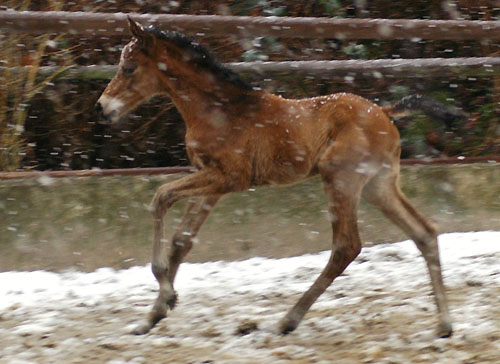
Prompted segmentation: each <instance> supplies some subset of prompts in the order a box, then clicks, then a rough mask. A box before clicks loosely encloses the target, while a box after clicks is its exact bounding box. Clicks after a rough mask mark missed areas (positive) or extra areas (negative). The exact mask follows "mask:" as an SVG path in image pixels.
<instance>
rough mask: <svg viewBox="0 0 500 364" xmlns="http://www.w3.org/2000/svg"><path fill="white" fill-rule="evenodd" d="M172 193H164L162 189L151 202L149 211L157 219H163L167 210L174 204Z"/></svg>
mask: <svg viewBox="0 0 500 364" xmlns="http://www.w3.org/2000/svg"><path fill="white" fill-rule="evenodd" d="M170 200H171V193H170V192H169V191H162V189H161V187H160V188H158V189H157V190H156V193H155V195H154V197H153V200H152V201H151V204H150V207H149V210H150V212H151V214H152V215H153V218H155V219H162V218H163V216H164V215H165V213H166V211H167V208H168V207H169V206H170V205H171V204H172V203H171V202H170Z"/></svg>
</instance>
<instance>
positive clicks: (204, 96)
mask: <svg viewBox="0 0 500 364" xmlns="http://www.w3.org/2000/svg"><path fill="white" fill-rule="evenodd" d="M170 74H171V75H175V77H173V76H169V75H168V74H165V78H164V87H165V93H166V94H167V95H168V96H169V97H170V98H171V99H172V101H173V102H174V104H175V106H176V107H177V109H178V110H179V112H180V113H181V115H182V117H183V118H184V121H185V122H186V126H187V127H188V128H189V127H192V126H194V124H198V123H203V122H205V121H206V119H207V117H209V115H211V114H213V113H214V112H215V113H217V114H218V115H222V114H224V118H226V119H228V120H230V119H233V118H234V117H235V116H238V115H241V114H242V113H245V112H247V111H248V109H249V108H251V109H255V108H257V107H258V104H259V103H260V102H261V100H262V98H263V96H264V94H265V93H264V92H262V91H258V90H253V89H248V88H245V87H242V86H240V85H237V84H234V83H232V82H230V81H227V80H223V79H220V77H218V76H217V75H215V74H211V73H210V72H208V71H206V70H197V69H196V68H195V67H194V66H191V67H187V66H183V67H182V68H181V69H179V70H175V71H174V72H171V73H170Z"/></svg>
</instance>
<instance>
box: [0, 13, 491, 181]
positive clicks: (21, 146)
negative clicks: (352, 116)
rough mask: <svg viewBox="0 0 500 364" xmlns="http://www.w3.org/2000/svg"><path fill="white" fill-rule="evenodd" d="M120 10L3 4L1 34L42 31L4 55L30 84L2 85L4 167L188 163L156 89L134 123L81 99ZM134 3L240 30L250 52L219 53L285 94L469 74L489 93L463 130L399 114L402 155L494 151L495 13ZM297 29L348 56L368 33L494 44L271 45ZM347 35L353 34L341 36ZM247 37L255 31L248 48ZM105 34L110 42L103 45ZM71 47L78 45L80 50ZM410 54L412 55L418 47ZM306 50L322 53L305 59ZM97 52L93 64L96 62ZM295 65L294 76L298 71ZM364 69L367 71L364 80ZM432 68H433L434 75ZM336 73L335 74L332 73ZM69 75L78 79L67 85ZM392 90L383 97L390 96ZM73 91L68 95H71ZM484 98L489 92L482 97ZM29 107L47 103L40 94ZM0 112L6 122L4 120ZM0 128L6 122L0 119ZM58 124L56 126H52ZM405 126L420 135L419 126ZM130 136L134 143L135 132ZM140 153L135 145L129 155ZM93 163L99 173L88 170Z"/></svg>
mask: <svg viewBox="0 0 500 364" xmlns="http://www.w3.org/2000/svg"><path fill="white" fill-rule="evenodd" d="M127 15H129V14H125V13H113V14H109V13H89V12H62V11H50V12H43V11H42V12H40V11H36V12H34V11H22V12H16V11H0V31H2V32H4V33H5V34H7V37H5V36H4V38H3V39H4V41H5V39H9V38H11V37H12V38H15V37H16V36H18V35H19V36H21V35H22V34H29V35H31V36H33V35H35V36H36V37H37V38H35V39H41V43H40V44H39V45H38V48H37V49H36V51H35V50H33V49H31V50H27V49H25V48H26V47H24V49H25V50H24V54H23V56H22V57H21V59H20V62H18V63H20V64H15V63H14V62H3V63H4V64H3V65H0V75H2V74H3V75H4V77H3V78H4V79H5V78H7V81H9V79H10V80H14V79H16V78H21V79H22V80H23V82H22V83H24V84H23V85H22V87H21V91H18V92H24V95H26V94H28V95H29V97H27V98H26V97H23V96H19V95H18V96H17V100H15V101H14V102H12V101H10V104H9V101H8V99H9V98H11V96H9V97H6V98H5V99H4V105H2V104H1V103H0V108H1V107H2V106H5V109H6V110H7V111H6V112H5V111H4V112H3V113H0V117H1V116H2V114H3V117H4V120H6V119H7V118H8V117H9V116H10V117H11V118H12V116H14V119H17V120H15V122H14V123H10V126H9V125H7V126H5V125H4V126H3V130H4V131H3V132H2V133H3V135H8V134H9V135H10V139H8V140H5V137H4V140H3V141H2V144H3V145H6V144H9V143H10V144H11V146H7V147H3V148H1V149H0V154H2V155H3V156H4V158H3V159H4V160H5V161H4V163H3V165H2V163H1V160H2V158H0V169H2V168H3V169H4V170H15V169H18V168H19V167H21V168H24V169H32V168H37V169H60V168H61V169H78V168H94V167H99V168H100V169H101V170H103V169H108V168H116V167H138V166H145V167H154V166H158V165H176V164H185V163H186V157H185V154H184V152H183V148H184V147H183V145H182V134H183V131H182V128H181V129H179V128H177V127H176V130H175V131H174V132H173V133H172V127H171V126H170V125H171V124H174V123H179V116H178V115H177V114H176V113H175V112H174V111H173V110H172V107H171V105H169V104H168V103H167V104H164V103H163V101H162V102H158V103H156V104H154V105H152V106H153V107H151V105H149V106H150V109H151V110H152V111H149V114H148V113H146V112H145V111H143V110H139V113H140V114H141V115H140V116H139V118H149V119H150V120H151V121H148V122H146V123H145V124H144V123H143V125H140V124H139V122H137V123H134V122H132V124H134V125H133V126H132V128H130V126H127V130H125V132H121V131H120V132H118V133H117V132H116V131H113V130H109V129H106V128H105V127H103V126H101V125H99V124H98V123H96V122H95V121H96V118H97V116H96V115H93V114H92V112H91V111H89V110H91V107H92V104H93V102H94V101H95V98H96V96H97V95H98V93H99V91H100V90H102V89H103V87H104V84H103V83H101V81H100V80H102V81H107V80H108V79H110V78H111V77H112V75H113V74H114V72H115V71H116V66H112V65H102V62H103V61H111V62H116V60H117V59H118V54H119V47H116V44H120V43H121V44H123V42H124V40H126V39H127V38H128V37H129V36H128V31H127V23H126V17H127ZM130 15H131V16H133V17H134V19H136V20H139V21H141V22H143V23H144V24H155V25H157V26H159V27H162V28H164V29H170V30H179V31H183V32H186V33H188V34H191V35H193V36H194V37H196V38H204V39H210V40H211V39H213V37H222V38H227V39H230V40H231V41H233V42H234V41H235V40H237V41H238V42H240V44H243V48H244V49H246V51H244V54H243V58H244V59H245V60H247V62H234V61H233V62H227V63H226V65H227V66H228V67H230V68H232V69H233V70H235V71H237V72H241V73H243V74H245V75H248V78H250V79H252V78H253V79H255V78H260V79H262V78H263V84H264V88H265V89H268V90H270V91H278V92H281V93H284V94H285V95H286V96H295V97H303V96H310V95H311V91H310V90H311V88H316V90H314V91H313V92H312V93H313V94H314V93H317V92H318V91H319V93H327V92H328V93H329V92H331V91H330V89H331V88H333V87H335V89H337V86H338V85H339V84H341V85H342V90H346V91H354V92H356V93H360V94H362V95H363V96H366V97H369V98H371V99H374V101H376V102H380V101H382V100H387V97H388V96H389V98H390V99H392V98H396V97H399V96H402V95H404V94H405V93H406V92H410V91H411V92H413V91H414V90H411V89H410V87H411V86H407V85H409V83H408V82H410V84H411V81H408V82H406V84H404V85H402V84H401V80H404V79H413V78H421V79H422V80H423V81H419V84H417V86H419V87H418V88H420V89H422V88H423V87H424V85H426V83H427V81H425V80H426V79H427V80H429V83H431V82H434V83H436V82H438V81H439V80H441V81H440V82H448V85H447V88H448V89H457V91H458V92H453V93H451V92H449V90H448V91H447V94H445V93H440V91H438V92H435V93H437V95H438V96H437V98H438V99H440V101H445V102H451V103H455V104H456V105H458V106H462V105H463V104H462V103H461V102H459V101H458V100H457V98H455V96H454V94H457V96H458V97H460V96H462V97H463V94H464V92H460V88H461V87H463V86H464V85H465V87H468V88H470V87H471V86H470V85H471V84H473V83H477V84H481V87H482V86H483V85H484V84H485V83H489V85H490V86H489V87H491V95H489V96H487V100H485V96H484V92H483V91H480V92H476V91H473V92H472V94H474V93H475V94H476V95H475V96H474V97H469V96H467V97H468V98H470V101H469V100H468V102H469V104H468V105H464V106H465V108H466V109H467V108H468V109H469V110H467V111H469V112H470V111H471V110H474V107H475V108H476V110H477V113H474V112H473V113H472V117H471V120H470V121H469V123H468V124H467V125H465V126H464V129H466V130H461V131H460V130H459V131H457V130H453V131H452V134H449V133H448V134H447V133H445V131H444V130H442V129H440V126H439V125H436V124H432V123H431V124H429V126H428V127H425V126H422V123H423V122H419V123H418V124H417V125H416V126H413V125H410V126H408V123H407V124H406V125H405V122H404V121H403V125H402V133H403V141H404V144H403V149H404V155H405V156H439V154H440V152H444V153H447V154H452V155H453V154H459V153H460V154H461V155H468V156H474V155H478V154H483V155H484V154H486V155H491V154H496V153H498V152H499V150H500V146H499V144H500V141H499V137H498V134H499V131H498V122H496V121H495V119H494V114H495V113H497V112H498V109H499V108H498V103H499V102H500V95H499V91H498V90H500V81H498V80H497V75H498V74H499V73H500V58H499V57H496V55H497V53H496V52H497V48H496V47H497V41H498V40H499V39H500V21H498V20H489V21H471V20H421V19H358V18H348V19H342V18H317V17H315V18H312V17H276V16H271V17H262V16H221V15H187V14H182V15H172V14H138V13H133V14H130ZM305 39H307V42H311V43H310V44H312V46H314V45H315V43H314V42H315V41H314V40H318V41H321V42H326V43H323V44H329V45H331V46H332V47H333V48H335V47H338V48H339V49H342V50H343V51H344V53H345V54H344V56H345V55H347V56H351V57H352V58H367V57H370V56H371V55H369V54H365V53H366V52H368V51H367V49H369V47H372V43H370V45H369V46H368V45H367V44H368V43H366V41H367V40H371V41H374V42H379V41H380V42H386V43H380V44H378V43H373V49H377V47H378V48H388V44H389V45H391V44H392V43H391V42H394V41H396V40H399V41H401V42H403V43H402V44H406V45H408V48H412V47H413V48H419V47H420V48H421V47H422V44H424V43H425V42H426V40H433V41H436V42H445V43H443V44H445V47H448V48H444V51H440V52H441V54H443V55H446V57H449V56H450V54H451V55H453V54H455V53H457V54H459V55H475V53H477V52H475V51H477V49H478V48H477V47H480V48H481V50H482V51H484V50H487V49H491V51H490V52H488V51H487V53H488V54H489V55H493V56H494V57H488V56H487V57H470V56H469V57H452V58H443V57H439V58H410V59H402V58H399V57H400V55H397V54H396V55H394V54H392V55H391V56H393V57H396V59H387V58H386V59H354V60H353V59H350V60H344V59H341V60H334V61H332V60H326V59H323V58H325V57H328V56H327V55H325V54H324V53H326V52H324V49H323V50H321V49H320V48H307V51H304V52H302V51H300V52H298V53H301V56H300V57H299V58H302V60H286V58H289V57H290V55H289V54H287V55H286V56H285V57H283V56H280V55H278V54H279V53H280V52H281V53H287V52H284V51H286V50H287V49H289V48H290V46H289V44H292V45H294V44H295V43H294V42H306V40H305ZM352 41H359V42H357V43H348V42H352ZM78 42H87V43H89V42H92V44H95V43H96V42H97V44H98V45H97V46H96V47H95V48H94V49H90V50H87V51H88V54H87V53H85V52H83V53H82V52H76V51H75V49H77V48H78V47H80V46H81V44H82V43H80V45H78V44H77V43H78ZM245 42H246V43H245ZM248 42H254V43H255V42H257V43H259V42H260V43H259V44H258V45H256V46H255V47H253V48H252V47H250V49H248V44H247V43H248ZM266 42H267V43H266ZM281 42H287V43H286V44H287V47H288V48H284V47H281V50H280V49H278V50H277V51H272V52H271V51H270V53H273V52H274V53H273V54H272V55H271V56H269V57H274V58H276V59H277V60H274V61H269V60H268V58H269V57H268V56H267V55H266V54H263V53H265V52H263V51H262V48H265V47H267V48H268V49H271V50H272V47H275V48H280V47H279V46H280V45H281ZM404 42H406V43H404ZM446 42H447V43H446ZM450 42H451V43H450ZM456 42H458V43H459V44H462V45H463V44H465V46H464V47H463V49H464V50H461V51H458V50H457V47H456ZM464 42H465V43H464ZM467 42H469V43H467ZM268 43H269V44H268ZM347 43H348V45H347V46H346V45H345V44H347ZM103 44H105V45H106V46H105V47H103ZM266 44H267V45H266ZM308 44H309V43H308ZM14 46H15V47H17V48H20V49H23V47H21V46H22V43H17V44H15V45H14ZM391 47H392V46H391ZM468 50H469V51H468ZM254 51H255V52H254ZM370 52H371V51H370ZM77 53H78V54H77ZM288 53H289V52H288ZM303 53H306V54H305V55H304V54H303ZM307 53H310V54H307ZM312 53H314V54H312ZM376 53H377V52H376ZM410 53H411V52H410ZM413 53H419V52H413ZM75 54H77V56H76V58H75ZM482 54H484V52H482ZM416 55H417V56H418V54H416ZM283 58H284V59H283ZM303 58H307V59H308V60H304V59H303ZM310 58H321V59H315V60H309V59H310ZM93 60H94V62H95V63H100V64H98V65H95V64H94V65H93V64H92V62H93ZM256 60H257V61H256ZM5 75H7V77H5ZM270 77H273V78H279V79H280V80H284V82H285V83H286V84H287V85H289V88H290V89H293V90H294V91H292V92H290V94H291V95H287V91H283V88H282V87H281V86H279V85H278V84H277V83H276V81H273V80H272V79H271V78H270ZM298 77H300V78H301V80H298V79H297V78H298ZM443 77H451V78H452V79H451V80H443V79H442V78H443ZM364 78H369V79H372V80H373V81H363V79H364ZM430 78H433V79H432V81H431V80H430ZM313 79H316V80H320V83H319V84H316V85H314V82H316V81H312V80H313ZM335 79H338V81H333V80H335ZM75 83H77V84H78V86H75ZM368 83H371V84H372V85H373V84H375V86H369V87H376V88H383V87H387V86H388V85H389V86H388V88H389V93H387V92H386V93H381V94H376V93H375V94H374V92H373V91H371V90H370V91H368V92H367V91H366V90H367V86H366V84H368ZM7 84H8V85H11V84H13V82H7ZM68 84H69V85H72V86H70V87H71V88H72V89H74V88H78V90H76V91H74V92H75V93H76V94H79V93H81V92H84V93H87V94H88V95H90V97H87V100H86V101H83V100H80V101H81V102H82V103H85V106H82V107H81V108H80V109H79V110H70V109H69V108H70V107H71V106H70V104H71V103H70V102H69V101H68V100H67V99H66V98H69V97H70V96H69V95H65V96H61V95H55V93H56V92H61V90H60V89H64V88H68V86H67V85H68ZM391 84H392V85H391ZM82 85H83V87H86V88H87V89H88V87H89V86H90V87H91V90H90V92H88V90H87V92H86V91H84V90H82V89H81V88H82ZM474 87H476V86H474ZM4 88H5V86H4ZM318 88H319V90H318ZM41 90H46V91H47V95H49V99H50V100H49V101H50V103H49V105H50V106H51V107H52V109H58V110H55V111H56V112H57V113H63V112H64V111H65V110H66V112H67V113H68V114H75V115H72V117H71V119H70V127H69V128H67V129H69V130H70V131H69V132H67V131H64V125H62V124H63V123H58V122H57V121H53V120H50V121H49V122H43V121H42V122H41V120H40V119H50V108H48V110H45V112H46V113H48V114H49V116H47V115H46V114H44V115H37V113H36V112H34V114H35V115H29V114H30V111H29V110H26V109H27V108H29V107H30V105H31V104H36V103H35V102H33V101H34V100H36V99H37V96H36V95H37V93H39V92H40V91H41ZM280 90H281V91H280ZM358 91H359V92H358ZM415 91H421V90H418V89H417V90H415ZM11 92H14V93H15V92H16V91H15V90H14V91H11V90H7V94H9V93H11ZM63 92H64V90H63ZM469 93H470V92H469ZM477 94H479V97H478V95H477ZM452 95H453V96H452ZM390 99H389V101H391V100H390ZM478 99H480V100H481V104H480V105H478V103H477V100H478ZM0 100H1V98H0ZM6 100H7V101H6ZM72 101H73V105H72V106H73V107H74V105H75V102H74V100H72ZM485 102H487V104H484V103H485ZM478 106H479V108H478ZM33 107H34V108H35V107H39V108H46V103H44V104H43V105H40V104H38V105H34V106H33ZM481 108H482V109H481ZM9 110H10V111H9ZM16 112H17V114H16ZM167 114H168V115H167ZM165 115H167V119H168V120H167V121H166V122H165V121H164V124H163V125H162V127H161V128H158V127H156V125H157V123H159V122H161V121H162V119H163V118H164V117H165ZM82 117H83V118H84V119H86V120H87V125H82V123H81V122H80V123H79V122H77V121H76V120H75V119H81V118H82ZM30 118H32V119H33V120H30ZM172 119H173V120H172ZM89 120H91V121H89ZM1 123H2V120H0V125H1ZM3 123H4V124H9V123H8V122H5V121H4V122H3ZM66 125H68V123H66ZM137 125H139V127H138V128H137V129H135V130H134V131H133V132H131V131H130V129H133V128H136V127H137ZM165 125H166V126H165ZM478 125H479V126H478ZM479 129H480V130H479ZM153 130H154V131H155V132H156V133H157V136H151V134H150V133H151V132H152V131H153ZM0 131H2V127H1V126H0ZM62 131H63V133H64V135H60V134H61V132H62ZM72 133H74V134H75V135H73V134H72ZM412 133H418V134H419V135H418V137H415V136H414V135H413V134H412ZM460 133H462V134H463V135H460ZM57 134H59V135H57ZM117 134H120V135H119V137H117V136H116V135H117ZM165 134H168V135H165ZM437 134H441V135H437ZM82 135H83V136H82ZM457 135H458V136H457ZM46 136H47V137H46ZM134 138H135V139H134ZM161 138H164V139H165V142H159V141H158V140H159V139H161ZM117 139H121V144H116V143H115V140H117ZM57 140H58V141H57ZM137 140H138V141H139V142H138V143H136V141H137ZM471 140H472V141H471ZM464 141H465V142H467V143H469V145H467V147H466V148H465V150H461V149H460V143H463V142H464ZM96 143H97V144H96ZM114 143H115V144H114ZM148 143H149V145H148ZM57 144H59V145H57ZM85 144H89V145H85ZM92 144H93V145H92ZM110 145H111V146H110ZM429 145H430V146H429ZM158 147H159V148H158ZM156 151H161V153H162V155H163V157H157V156H155V157H154V158H149V157H150V156H151V155H152V154H156V155H158V154H159V153H156ZM150 152H152V153H150ZM141 153H142V154H141ZM112 154H114V155H116V156H118V158H116V157H115V160H113V161H110V160H109V158H108V156H109V155H112ZM137 155H140V157H136V156H137ZM166 155H168V157H166ZM148 158H149V159H148ZM116 159H118V161H117V160H116ZM493 159H495V158H494V157H492V158H490V160H493ZM157 171H159V170H157ZM89 173H93V174H95V175H104V174H105V173H104V172H96V171H94V172H89ZM133 173H137V172H133ZM145 173H146V174H148V173H150V171H145ZM155 173H156V172H155Z"/></svg>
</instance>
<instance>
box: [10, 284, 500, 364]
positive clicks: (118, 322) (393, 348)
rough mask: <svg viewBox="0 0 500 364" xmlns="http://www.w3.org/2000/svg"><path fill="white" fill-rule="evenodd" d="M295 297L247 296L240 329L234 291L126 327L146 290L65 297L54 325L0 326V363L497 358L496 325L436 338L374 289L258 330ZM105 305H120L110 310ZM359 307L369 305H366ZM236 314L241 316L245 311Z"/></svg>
mask: <svg viewBox="0 0 500 364" xmlns="http://www.w3.org/2000/svg"><path fill="white" fill-rule="evenodd" d="M476 291H477V287H463V288H461V289H455V290H453V291H452V292H451V302H452V304H461V303H463V299H462V297H467V296H468V295H470V294H476V293H477V292H476ZM499 294H500V292H499V289H498V288H496V289H490V290H482V292H481V295H485V296H493V297H495V296H496V297H498V295H499ZM330 295H331V294H330ZM380 295H381V296H382V295H383V294H382V293H381V294H380ZM295 298H296V297H287V296H284V297H283V296H279V297H265V298H262V297H260V298H259V297H255V310H256V311H260V312H261V313H262V315H261V320H257V321H256V323H257V324H258V326H259V327H263V328H264V329H263V330H262V329H261V330H257V331H255V332H252V333H250V334H248V335H245V336H239V335H238V334H237V333H236V331H237V328H238V326H239V325H240V324H242V323H244V322H237V321H234V322H228V320H227V319H226V318H225V317H224V315H225V313H226V312H228V311H234V310H238V301H239V300H240V297H237V296H232V297H231V296H229V295H228V297H227V298H226V299H225V300H224V301H221V302H217V303H216V302H207V309H206V311H204V312H193V311H192V310H189V309H188V306H189V303H188V302H186V303H185V304H181V305H180V307H178V308H177V309H176V310H175V311H174V312H173V313H172V314H171V317H169V318H168V321H165V322H162V323H161V324H160V325H159V327H158V328H157V329H154V330H153V332H152V333H150V334H149V335H147V336H132V335H129V334H127V333H126V332H127V329H129V324H132V323H133V322H134V321H135V320H137V318H139V317H141V315H142V314H143V311H145V308H146V307H145V306H147V305H149V302H150V301H149V300H147V299H143V300H140V301H138V302H137V303H136V305H135V306H133V307H123V305H121V304H120V302H108V303H107V304H106V308H103V307H99V306H100V305H95V306H90V307H85V305H82V306H81V307H72V308H70V309H63V310H61V311H59V312H57V315H58V316H60V317H64V318H65V319H67V321H65V323H64V324H63V325H61V326H59V327H58V328H57V330H55V331H53V332H30V331H29V328H27V329H26V330H25V331H21V332H19V333H18V334H17V335H13V336H12V335H10V336H8V338H7V340H6V337H5V335H3V339H2V341H3V344H2V346H4V347H5V348H7V349H4V350H8V351H6V352H4V354H8V355H9V356H10V355H12V354H13V353H17V354H18V358H22V359H23V361H19V360H18V361H8V360H7V361H2V363H112V364H119V363H137V364H139V363H200V364H201V363H249V364H250V363H256V362H260V363H301V364H306V363H449V364H457V363H464V364H465V363H468V364H472V363H478V364H479V363H481V364H485V363H491V364H493V363H498V360H499V359H500V354H499V345H498V343H499V341H500V334H496V335H493V336H491V337H489V336H485V337H481V336H479V337H478V336H470V337H469V335H468V334H467V331H465V330H459V332H458V333H456V334H455V336H454V337H452V338H450V339H435V338H434V336H433V332H432V331H433V330H432V328H433V327H434V324H435V322H434V314H433V313H432V312H429V311H428V310H426V309H422V310H419V314H418V315H417V316H415V315H414V313H413V312H412V314H411V315H409V314H408V313H407V312H405V309H404V308H402V306H401V303H402V302H403V301H404V300H408V299H409V298H410V297H405V296H399V297H398V296H396V297H393V302H394V303H393V305H392V307H384V306H383V305H380V304H378V301H379V299H378V298H379V297H377V296H367V297H362V298H360V300H361V303H360V304H356V305H346V306H341V307H339V308H338V309H337V310H335V312H330V311H329V310H322V309H321V308H314V306H313V309H312V310H311V311H310V312H309V314H308V315H307V319H306V320H305V321H304V322H303V324H302V325H301V326H300V327H299V328H298V329H297V330H296V332H294V333H291V334H289V335H287V336H280V335H276V334H274V333H270V332H267V331H265V330H266V327H267V326H272V325H273V324H274V323H275V322H276V320H277V319H278V317H280V316H281V315H282V314H283V313H284V312H286V309H287V308H288V307H289V305H290V303H291V302H293V301H294V299H295ZM330 298H331V297H330ZM198 299H202V297H198ZM215 305H216V306H215ZM109 306H115V307H119V308H115V309H112V310H110V309H108V307H109ZM368 310H369V311H370V314H366V311H368ZM16 311H17V310H16V308H15V307H13V308H12V310H11V311H10V312H8V313H7V314H5V316H4V317H2V318H0V320H1V324H2V325H1V326H2V328H3V330H2V331H4V330H7V331H8V330H14V329H15V328H16V327H18V326H21V325H22V324H23V322H24V320H25V316H24V315H23V314H22V313H18V312H16ZM209 312H211V313H209ZM490 313H491V315H492V316H493V315H496V316H497V317H498V315H500V308H499V307H491V312H490ZM47 314H50V312H47ZM240 314H241V316H243V317H244V316H245V312H240ZM325 321H336V323H335V327H336V329H335V330H334V331H330V330H326V329H325V325H323V323H324V322H325ZM228 336H233V338H232V340H230V341H234V340H237V341H240V344H242V345H241V346H247V347H248V353H245V352H244V351H242V350H237V351H233V350H232V348H231V346H229V345H227V341H228ZM237 336H239V337H237ZM255 355H258V356H257V357H255ZM261 357H262V358H261ZM0 360H2V359H0Z"/></svg>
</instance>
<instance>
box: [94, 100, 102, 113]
mask: <svg viewBox="0 0 500 364" xmlns="http://www.w3.org/2000/svg"><path fill="white" fill-rule="evenodd" d="M95 111H97V113H98V114H99V115H102V105H101V103H100V102H99V101H97V103H96V104H95Z"/></svg>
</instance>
